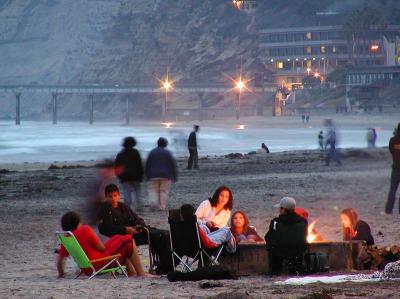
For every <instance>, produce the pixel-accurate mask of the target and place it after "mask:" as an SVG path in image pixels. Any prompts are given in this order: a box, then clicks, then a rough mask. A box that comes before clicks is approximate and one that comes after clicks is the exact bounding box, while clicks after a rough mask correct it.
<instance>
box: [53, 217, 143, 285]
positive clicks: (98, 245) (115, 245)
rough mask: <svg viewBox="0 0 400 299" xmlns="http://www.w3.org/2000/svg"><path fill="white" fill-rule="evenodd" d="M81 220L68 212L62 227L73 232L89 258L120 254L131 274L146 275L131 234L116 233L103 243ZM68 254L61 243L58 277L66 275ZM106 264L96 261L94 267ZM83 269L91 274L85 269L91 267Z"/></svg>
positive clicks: (120, 260)
mask: <svg viewBox="0 0 400 299" xmlns="http://www.w3.org/2000/svg"><path fill="white" fill-rule="evenodd" d="M80 222H81V220H80V216H79V215H78V214H77V213H75V212H68V213H66V214H64V215H63V216H62V218H61V227H62V229H63V231H71V232H72V233H73V235H74V236H75V238H76V240H77V241H78V243H79V245H81V247H82V249H83V251H84V252H85V254H86V255H87V257H88V258H89V260H95V259H99V258H102V257H106V256H110V255H115V254H120V255H121V257H120V258H119V262H120V263H121V264H122V265H125V266H126V269H127V272H128V275H129V276H135V275H137V276H146V274H145V272H144V270H143V267H142V264H141V262H140V257H139V253H138V250H137V247H136V243H135V241H134V240H133V239H132V236H131V235H116V236H114V237H112V238H110V239H109V240H108V241H107V242H105V243H104V244H103V242H102V241H101V240H100V239H99V237H98V236H97V235H96V233H95V232H94V231H93V229H92V228H91V227H90V226H88V225H83V224H81V223H80ZM68 255H69V254H68V252H67V251H66V249H65V248H64V246H62V245H61V248H60V250H59V255H58V259H57V270H58V277H60V278H61V277H64V260H65V258H66V257H68ZM106 263H107V262H106ZM104 265H105V264H104V263H95V264H94V267H95V269H96V270H99V269H101V267H103V266H104ZM82 270H83V272H84V273H85V274H88V275H90V273H89V272H88V271H85V270H90V269H82Z"/></svg>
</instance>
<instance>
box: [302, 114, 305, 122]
mask: <svg viewBox="0 0 400 299" xmlns="http://www.w3.org/2000/svg"><path fill="white" fill-rule="evenodd" d="M305 120H306V116H305V115H304V114H303V115H302V116H301V121H302V122H303V123H304V121H305Z"/></svg>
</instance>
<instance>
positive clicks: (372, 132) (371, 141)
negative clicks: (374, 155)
mask: <svg viewBox="0 0 400 299" xmlns="http://www.w3.org/2000/svg"><path fill="white" fill-rule="evenodd" d="M376 139H377V134H376V129H375V128H368V131H367V144H368V148H375V144H376Z"/></svg>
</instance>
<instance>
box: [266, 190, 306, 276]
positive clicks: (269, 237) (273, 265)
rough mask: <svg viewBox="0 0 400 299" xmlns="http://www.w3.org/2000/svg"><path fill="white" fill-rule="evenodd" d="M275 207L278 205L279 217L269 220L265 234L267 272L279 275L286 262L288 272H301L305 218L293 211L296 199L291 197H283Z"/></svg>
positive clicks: (304, 247) (304, 246) (304, 242)
mask: <svg viewBox="0 0 400 299" xmlns="http://www.w3.org/2000/svg"><path fill="white" fill-rule="evenodd" d="M275 207H279V217H277V218H274V219H273V220H272V221H271V223H270V225H269V230H268V232H267V234H266V235H265V242H266V243H267V250H268V256H269V262H270V263H269V265H270V269H269V272H270V274H271V275H280V274H281V273H282V268H283V264H287V265H288V269H287V270H288V272H289V274H298V273H301V272H303V270H304V269H303V265H302V264H303V256H304V252H305V250H306V244H307V220H305V219H304V218H303V217H302V216H299V215H298V214H296V213H295V208H296V200H295V199H294V198H292V197H283V198H282V199H281V200H280V202H279V204H277V205H275Z"/></svg>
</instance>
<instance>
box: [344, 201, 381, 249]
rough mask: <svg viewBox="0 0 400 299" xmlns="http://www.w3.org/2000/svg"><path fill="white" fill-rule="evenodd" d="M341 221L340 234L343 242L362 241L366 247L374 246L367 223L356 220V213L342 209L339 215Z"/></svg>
mask: <svg viewBox="0 0 400 299" xmlns="http://www.w3.org/2000/svg"><path fill="white" fill-rule="evenodd" d="M340 218H341V220H342V234H343V240H344V241H352V240H364V241H365V242H366V243H367V245H374V243H375V242H374V238H373V237H372V235H371V228H370V227H369V225H368V223H366V222H365V221H362V220H358V215H357V212H356V211H355V210H354V209H352V208H348V209H344V210H343V211H342V212H341V213H340Z"/></svg>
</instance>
